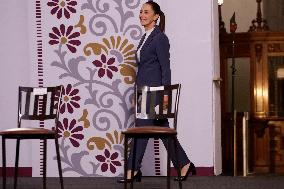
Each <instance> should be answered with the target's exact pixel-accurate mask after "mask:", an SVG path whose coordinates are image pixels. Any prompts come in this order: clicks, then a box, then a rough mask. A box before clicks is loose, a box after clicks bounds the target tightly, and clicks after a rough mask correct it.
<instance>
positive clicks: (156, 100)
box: [122, 84, 182, 189]
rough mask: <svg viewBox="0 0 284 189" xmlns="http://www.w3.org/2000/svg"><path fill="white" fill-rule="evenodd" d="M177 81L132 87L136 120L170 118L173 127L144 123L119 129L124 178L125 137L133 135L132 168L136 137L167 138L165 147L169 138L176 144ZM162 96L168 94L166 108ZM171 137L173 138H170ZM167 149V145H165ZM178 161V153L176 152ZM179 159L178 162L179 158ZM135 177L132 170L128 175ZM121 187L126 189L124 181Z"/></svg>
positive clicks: (128, 137) (168, 170)
mask: <svg viewBox="0 0 284 189" xmlns="http://www.w3.org/2000/svg"><path fill="white" fill-rule="evenodd" d="M180 88H181V85H180V84H175V85H169V86H159V87H148V86H143V87H139V88H136V89H135V98H134V99H135V118H136V119H172V121H173V127H172V128H169V127H159V126H143V127H133V128H129V129H127V130H126V131H122V133H123V134H124V135H125V141H124V157H125V162H124V180H125V181H126V180H127V170H128V168H127V159H128V155H127V151H128V140H129V139H130V138H133V141H132V142H133V143H134V144H133V147H134V148H133V157H132V167H134V166H133V165H134V160H135V153H136V148H135V147H136V145H135V143H136V139H137V138H167V139H168V140H167V141H168V144H167V145H168V147H169V145H171V144H170V142H171V141H172V142H173V143H174V144H173V145H174V146H176V143H177V131H176V129H177V115H178V103H179V95H180ZM164 95H167V96H168V99H169V100H168V105H167V107H166V109H165V108H164V107H163V106H164ZM169 139H172V140H169ZM168 149H169V148H168ZM174 155H176V159H177V161H178V160H179V159H178V157H177V155H178V154H177V153H176V152H175V154H174ZM170 156H171V154H170V150H168V158H167V188H168V189H170ZM178 162H179V161H178ZM177 173H178V178H180V176H181V166H180V165H179V168H178V169H177ZM133 176H134V171H132V172H131V178H133ZM130 187H131V189H133V179H132V182H131V186H130ZM124 188H125V189H127V182H124ZM179 188H180V189H181V188H182V182H181V180H180V179H179Z"/></svg>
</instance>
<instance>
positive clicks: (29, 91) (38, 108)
mask: <svg viewBox="0 0 284 189" xmlns="http://www.w3.org/2000/svg"><path fill="white" fill-rule="evenodd" d="M62 90H63V86H56V87H46V88H32V87H19V99H18V127H17V128H12V129H7V130H4V131H0V135H1V136H2V151H3V153H2V156H3V159H2V160H3V189H5V188H6V145H5V144H6V139H16V159H15V173H14V189H16V188H17V177H18V165H19V148H20V141H21V140H23V139H41V140H42V141H43V188H44V189H45V188H46V155H47V154H46V152H47V139H54V140H55V147H56V155H57V163H58V171H59V177H60V184H61V189H63V178H62V168H61V161H60V153H59V144H58V135H57V133H58V127H57V125H58V117H59V106H60V103H61V97H62ZM47 119H53V120H54V125H53V124H52V126H51V127H50V129H47V128H39V127H38V128H33V127H21V123H22V122H23V121H24V120H30V121H32V120H39V121H44V120H47ZM52 122H53V121H52Z"/></svg>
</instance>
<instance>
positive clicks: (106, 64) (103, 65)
mask: <svg viewBox="0 0 284 189" xmlns="http://www.w3.org/2000/svg"><path fill="white" fill-rule="evenodd" d="M114 62H115V58H113V57H112V58H110V59H108V60H107V58H106V55H104V54H102V55H101V61H99V60H95V61H93V64H94V65H95V66H96V67H98V68H99V71H98V76H99V77H100V78H102V77H104V75H105V73H106V75H107V77H108V78H110V79H112V77H113V73H112V72H117V71H118V68H117V67H115V66H113V65H112V64H113V63H114Z"/></svg>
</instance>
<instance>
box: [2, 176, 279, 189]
mask: <svg viewBox="0 0 284 189" xmlns="http://www.w3.org/2000/svg"><path fill="white" fill-rule="evenodd" d="M117 179H118V178H107V177H89V178H87V177H74V178H70V177H68V178H64V187H65V189H123V184H119V183H117V182H116V180H117ZM0 181H1V184H0V188H1V189H2V188H3V187H2V178H0ZM171 181H172V182H171V188H172V189H177V188H178V183H177V182H174V181H173V180H171ZM18 183H19V185H18V189H40V188H42V178H31V177H20V178H19V182H18ZM12 188H13V180H12V178H8V181H7V189H12ZM134 188H135V189H165V188H166V177H143V178H142V182H141V183H134ZM225 188H226V189H227V188H228V189H283V188H284V176H281V175H280V176H279V175H266V176H248V177H230V176H211V177H205V176H200V177H199V176H195V177H191V178H189V179H188V180H187V181H185V182H183V189H225ZM47 189H60V184H59V179H58V178H56V177H54V178H47Z"/></svg>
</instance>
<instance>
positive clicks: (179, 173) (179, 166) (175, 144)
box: [173, 136, 182, 189]
mask: <svg viewBox="0 0 284 189" xmlns="http://www.w3.org/2000/svg"><path fill="white" fill-rule="evenodd" d="M173 140H174V146H175V155H176V160H177V163H178V167H177V173H178V178H179V179H178V180H179V182H178V184H179V189H182V181H181V165H180V161H179V157H178V152H177V148H176V146H177V137H176V136H175V137H173Z"/></svg>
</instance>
